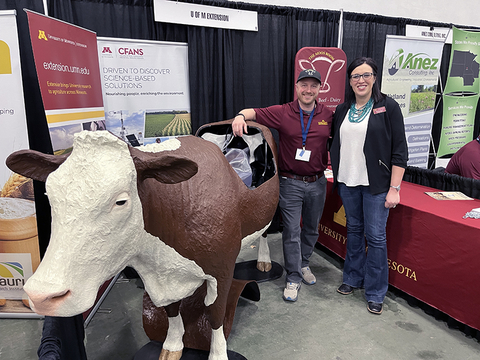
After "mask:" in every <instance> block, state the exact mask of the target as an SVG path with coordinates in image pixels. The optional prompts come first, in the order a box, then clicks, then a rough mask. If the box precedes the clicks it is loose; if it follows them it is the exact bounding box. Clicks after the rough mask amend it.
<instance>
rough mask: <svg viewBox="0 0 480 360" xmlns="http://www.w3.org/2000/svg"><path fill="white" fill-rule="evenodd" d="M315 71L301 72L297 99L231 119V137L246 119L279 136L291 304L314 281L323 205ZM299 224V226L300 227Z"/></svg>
mask: <svg viewBox="0 0 480 360" xmlns="http://www.w3.org/2000/svg"><path fill="white" fill-rule="evenodd" d="M320 84H321V79H320V73H318V72H317V71H315V70H313V69H308V70H303V71H302V72H301V73H300V74H299V76H298V79H297V83H296V84H295V91H296V93H297V98H298V99H297V100H295V101H292V102H290V103H287V104H284V105H274V106H270V107H267V108H256V109H244V110H242V111H240V112H239V113H238V114H237V115H235V119H234V121H233V123H232V129H233V133H234V135H235V136H242V135H243V134H244V133H247V125H246V123H245V120H254V121H257V122H258V123H260V124H263V125H265V126H268V127H270V128H274V129H276V130H277V131H278V133H279V164H278V167H279V175H280V199H279V207H280V211H281V214H282V220H283V233H282V240H283V256H284V259H285V270H286V273H287V275H286V286H285V289H284V291H283V298H284V300H286V301H296V300H297V298H298V290H299V289H300V285H301V282H302V281H303V282H304V283H305V284H307V285H313V284H315V283H316V278H315V276H314V275H313V273H312V271H311V270H310V267H309V259H310V256H311V255H312V253H313V249H314V247H315V244H316V242H317V239H318V224H319V222H320V218H321V216H322V212H323V207H324V204H325V195H326V184H327V181H326V179H325V176H324V174H323V172H324V170H325V169H326V167H327V162H328V153H327V140H328V138H329V136H330V129H331V125H332V111H331V110H329V109H327V108H326V107H325V106H324V105H322V104H319V103H318V102H317V101H316V99H317V97H318V93H319V91H320ZM300 221H301V222H302V227H300Z"/></svg>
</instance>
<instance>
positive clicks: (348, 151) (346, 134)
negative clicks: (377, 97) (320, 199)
mask: <svg viewBox="0 0 480 360" xmlns="http://www.w3.org/2000/svg"><path fill="white" fill-rule="evenodd" d="M371 112H372V111H371V110H370V113H371ZM349 113H350V110H348V112H347V114H346V115H345V119H344V120H343V123H342V125H341V126H340V164H339V167H338V182H341V183H344V184H345V185H347V186H351V187H353V186H359V185H363V186H368V185H369V183H368V173H367V162H366V160H365V154H364V153H363V145H364V144H365V136H366V135H367V125H368V119H369V118H370V113H369V114H367V116H366V117H365V119H364V120H363V121H362V122H359V123H352V122H350V121H349V120H348V114H349Z"/></svg>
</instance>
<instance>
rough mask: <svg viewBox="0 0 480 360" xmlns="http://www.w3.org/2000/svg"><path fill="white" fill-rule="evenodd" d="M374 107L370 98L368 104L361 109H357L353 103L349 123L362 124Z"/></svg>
mask: <svg viewBox="0 0 480 360" xmlns="http://www.w3.org/2000/svg"><path fill="white" fill-rule="evenodd" d="M372 107H373V99H372V98H370V100H368V102H367V103H366V104H365V105H363V106H361V107H360V108H358V109H357V108H356V107H355V103H352V105H351V106H350V112H349V113H348V121H350V122H351V123H359V122H362V121H363V119H365V117H366V116H367V115H368V114H369V113H370V110H372Z"/></svg>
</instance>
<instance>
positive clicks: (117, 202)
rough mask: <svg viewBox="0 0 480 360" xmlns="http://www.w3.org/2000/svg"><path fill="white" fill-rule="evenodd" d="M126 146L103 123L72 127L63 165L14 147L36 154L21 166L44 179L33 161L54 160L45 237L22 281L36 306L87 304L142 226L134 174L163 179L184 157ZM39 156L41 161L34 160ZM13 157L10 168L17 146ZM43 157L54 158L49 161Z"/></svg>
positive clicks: (65, 308) (53, 308) (64, 310)
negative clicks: (142, 154)
mask: <svg viewBox="0 0 480 360" xmlns="http://www.w3.org/2000/svg"><path fill="white" fill-rule="evenodd" d="M175 141H176V142H177V145H176V146H177V147H178V146H180V142H179V141H178V140H175ZM133 150H134V151H135V150H136V149H133ZM131 151H132V149H129V147H128V146H127V145H126V144H125V143H124V142H123V141H121V140H120V139H118V138H116V137H115V136H113V135H112V134H110V133H108V132H106V131H97V132H89V131H84V132H81V133H78V134H76V136H75V140H74V145H73V151H72V153H71V155H70V156H69V157H68V158H66V160H65V161H64V162H63V163H62V164H61V165H59V164H58V160H57V159H56V158H55V157H54V156H52V155H44V154H40V153H36V152H29V151H23V152H24V153H22V154H19V156H20V158H21V157H22V156H25V155H26V154H25V152H27V154H32V153H33V155H34V157H36V159H35V160H36V163H34V162H31V160H32V159H30V162H29V163H28V164H29V165H30V168H29V170H24V171H23V173H24V174H25V175H26V176H30V177H33V178H36V179H39V180H42V178H41V176H38V173H40V172H41V171H40V169H39V167H41V166H45V165H46V163H48V164H47V165H46V167H47V168H48V167H49V171H52V170H54V169H55V168H57V167H58V168H57V169H56V170H55V171H53V172H51V173H50V175H49V176H48V178H46V190H47V191H46V193H47V195H48V198H49V200H50V204H51V208H52V234H51V238H50V243H49V246H48V249H47V252H46V253H45V256H44V258H43V259H42V262H41V264H40V266H39V267H38V269H37V271H36V272H35V274H34V275H33V276H32V277H31V278H30V279H29V280H28V281H27V283H26V284H25V286H24V289H25V291H26V292H27V294H28V295H29V297H30V300H31V301H30V303H31V304H32V303H33V307H34V310H35V311H36V312H37V313H39V314H45V315H54V316H72V315H75V314H79V313H82V312H84V311H86V310H87V309H89V308H90V307H91V306H92V305H93V303H94V301H95V298H96V295H97V292H98V288H99V287H100V286H101V285H102V284H103V283H104V282H105V281H106V280H108V279H109V278H111V277H113V276H114V275H115V274H117V273H118V272H119V271H121V270H122V269H123V268H124V267H125V266H126V265H127V264H128V263H129V260H130V259H131V258H132V257H133V256H135V255H136V253H137V251H138V250H139V249H138V246H137V245H138V244H136V239H137V238H138V236H139V235H140V234H142V233H144V232H145V230H144V221H143V212H142V204H141V201H140V198H139V195H138V192H137V179H144V178H147V177H154V178H156V179H157V180H159V181H162V179H163V178H164V177H165V175H164V174H165V173H166V172H168V171H171V170H172V168H175V164H176V162H178V161H179V162H178V164H179V165H180V166H182V165H181V164H183V165H184V164H185V162H187V163H188V160H186V159H184V158H182V157H179V158H176V157H175V156H173V155H158V156H150V157H147V158H139V157H136V156H133V157H132V155H131ZM166 153H171V152H170V151H167V152H166ZM146 155H150V154H146ZM39 156H40V157H42V160H43V161H41V162H39V161H38V157H39ZM11 157H12V159H13V160H12V159H9V160H8V161H7V164H8V163H9V162H10V164H9V167H11V168H12V166H11V165H12V163H13V164H14V165H13V168H12V170H14V171H17V170H18V169H19V167H18V166H16V164H17V165H18V163H20V161H19V160H18V158H15V153H14V154H12V155H11ZM45 159H46V160H45ZM178 159H180V160H178ZM47 160H52V162H57V163H56V164H54V165H52V162H48V161H47ZM22 164H23V163H22ZM34 164H36V165H34ZM22 166H24V167H25V165H22ZM33 167H35V169H33ZM187 167H190V170H187V171H183V173H184V175H182V176H181V179H180V178H179V177H177V178H176V179H175V180H171V179H168V180H167V182H170V183H174V182H178V181H183V180H187V179H188V178H190V177H191V176H193V175H194V174H195V173H196V164H194V163H191V162H190V164H189V165H188V166H187ZM17 172H19V173H22V171H21V170H20V171H17ZM185 173H188V175H185ZM35 175H37V176H35ZM43 177H44V178H45V175H43ZM43 180H44V179H43ZM140 181H142V180H140Z"/></svg>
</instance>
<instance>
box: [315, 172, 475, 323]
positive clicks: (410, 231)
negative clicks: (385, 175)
mask: <svg viewBox="0 0 480 360" xmlns="http://www.w3.org/2000/svg"><path fill="white" fill-rule="evenodd" d="M331 189H332V182H331V181H329V183H328V192H327V201H326V203H325V210H324V213H323V217H322V219H321V221H320V225H319V231H320V236H319V238H318V241H319V242H320V243H321V244H322V245H324V246H326V247H327V248H328V249H330V250H332V251H333V252H335V253H336V254H337V255H339V256H341V257H342V258H345V252H346V245H345V244H346V236H347V230H346V227H345V214H344V212H343V207H342V202H341V200H340V197H339V196H338V194H337V191H336V190H335V192H333V193H332V191H331ZM427 191H428V192H430V191H432V192H434V191H439V190H436V189H432V188H428V187H425V186H421V185H416V184H411V183H408V182H403V183H402V190H401V192H400V204H399V205H398V206H397V207H396V208H395V209H392V210H390V215H389V218H388V222H387V247H388V259H389V260H388V261H389V268H390V271H389V282H390V284H391V285H393V286H395V287H396V288H398V289H400V290H402V291H404V292H406V293H408V294H410V295H412V296H413V297H415V298H417V299H419V300H421V301H423V302H425V303H427V304H429V305H431V306H433V307H435V308H437V309H439V310H441V311H443V312H445V313H446V314H448V315H449V316H451V317H453V318H454V319H457V320H458V321H460V322H462V323H464V324H467V325H469V326H471V327H473V328H475V329H478V330H480V311H479V309H478V305H479V304H480V300H479V299H480V287H479V286H478V275H479V273H480V271H479V270H478V268H479V266H480V219H471V218H467V219H463V216H464V215H465V213H467V212H468V211H470V210H472V209H473V208H480V200H476V199H475V200H435V199H434V198H432V197H430V196H428V195H427V194H425V192H427Z"/></svg>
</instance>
